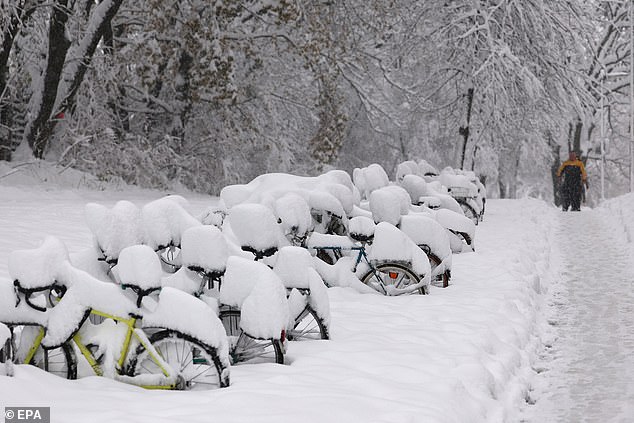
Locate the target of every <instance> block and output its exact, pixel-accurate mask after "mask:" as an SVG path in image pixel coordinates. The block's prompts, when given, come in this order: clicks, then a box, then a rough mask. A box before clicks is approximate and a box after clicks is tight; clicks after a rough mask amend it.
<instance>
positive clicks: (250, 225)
mask: <svg viewBox="0 0 634 423" xmlns="http://www.w3.org/2000/svg"><path fill="white" fill-rule="evenodd" d="M228 221H229V225H230V227H231V231H232V232H233V234H234V235H235V236H236V238H237V241H238V244H240V246H242V249H243V250H245V251H249V252H251V253H253V254H254V255H255V256H256V258H258V259H260V258H264V257H267V256H271V255H273V254H275V252H276V251H277V249H278V248H279V246H280V245H281V244H283V241H282V239H283V237H284V235H283V234H282V230H281V228H280V227H279V225H278V224H277V219H276V218H275V216H274V215H273V211H272V210H271V209H269V208H268V207H266V206H264V205H262V204H238V205H237V206H234V207H232V208H231V209H229V216H228Z"/></svg>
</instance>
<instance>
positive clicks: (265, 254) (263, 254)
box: [242, 245, 277, 261]
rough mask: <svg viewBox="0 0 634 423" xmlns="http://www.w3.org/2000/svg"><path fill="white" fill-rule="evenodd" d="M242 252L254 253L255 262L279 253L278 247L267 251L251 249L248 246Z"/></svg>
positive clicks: (243, 247)
mask: <svg viewBox="0 0 634 423" xmlns="http://www.w3.org/2000/svg"><path fill="white" fill-rule="evenodd" d="M242 251H246V252H248V253H252V254H253V255H254V256H255V261H258V260H262V259H263V258H265V257H270V256H272V255H273V254H275V253H277V247H270V248H267V249H265V250H259V249H257V248H253V247H250V246H248V245H243V246H242Z"/></svg>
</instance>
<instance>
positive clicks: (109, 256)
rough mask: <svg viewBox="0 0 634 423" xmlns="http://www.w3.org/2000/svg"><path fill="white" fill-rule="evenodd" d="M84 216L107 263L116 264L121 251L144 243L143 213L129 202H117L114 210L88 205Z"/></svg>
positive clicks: (93, 204)
mask: <svg viewBox="0 0 634 423" xmlns="http://www.w3.org/2000/svg"><path fill="white" fill-rule="evenodd" d="M84 214H85V215H86V222H87V224H88V228H89V229H90V231H91V232H92V233H93V237H94V239H95V241H96V243H97V246H98V247H99V249H100V250H101V252H102V254H103V259H104V260H105V261H106V262H107V263H110V264H116V262H117V260H118V258H119V253H120V252H121V250H123V249H124V248H125V247H129V246H131V245H136V244H141V243H142V241H143V236H142V232H141V211H140V210H139V208H138V207H137V206H136V205H134V204H133V203H131V202H129V201H125V200H124V201H119V202H117V203H116V204H115V205H114V207H113V208H112V210H109V209H108V208H107V207H106V206H103V205H101V204H96V203H88V204H86V206H85V208H84Z"/></svg>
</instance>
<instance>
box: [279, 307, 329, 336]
mask: <svg viewBox="0 0 634 423" xmlns="http://www.w3.org/2000/svg"><path fill="white" fill-rule="evenodd" d="M328 332H329V331H328V327H327V326H326V324H325V322H324V319H322V318H321V317H319V315H318V314H317V312H316V311H315V310H314V309H313V308H312V307H311V306H310V305H306V307H304V310H302V312H301V313H300V314H299V315H298V316H297V317H296V318H295V324H294V326H293V329H292V330H289V331H288V332H287V333H286V338H287V339H288V340H289V341H309V340H317V339H330V334H329V333H328Z"/></svg>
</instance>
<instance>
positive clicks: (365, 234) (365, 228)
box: [348, 216, 376, 242]
mask: <svg viewBox="0 0 634 423" xmlns="http://www.w3.org/2000/svg"><path fill="white" fill-rule="evenodd" d="M375 228H376V223H374V221H373V220H372V219H370V218H369V217H366V216H355V217H353V218H352V219H350V221H349V222H348V234H349V235H350V238H352V239H354V240H355V241H359V242H368V241H371V240H372V239H373V238H374V229H375Z"/></svg>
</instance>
